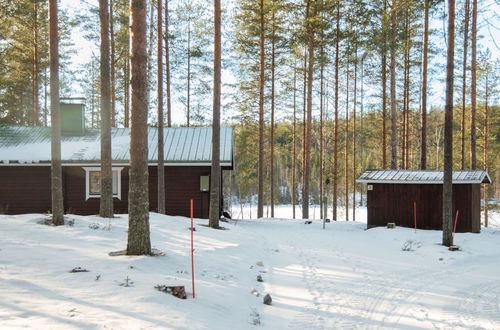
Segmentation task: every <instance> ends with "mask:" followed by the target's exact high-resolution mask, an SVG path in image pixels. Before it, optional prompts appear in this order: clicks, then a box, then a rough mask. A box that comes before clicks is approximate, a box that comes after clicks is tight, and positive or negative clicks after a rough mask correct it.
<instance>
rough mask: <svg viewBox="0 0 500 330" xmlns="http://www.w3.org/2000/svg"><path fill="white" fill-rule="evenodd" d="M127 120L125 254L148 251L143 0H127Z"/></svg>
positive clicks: (146, 108)
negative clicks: (128, 171) (128, 139)
mask: <svg viewBox="0 0 500 330" xmlns="http://www.w3.org/2000/svg"><path fill="white" fill-rule="evenodd" d="M130 28H131V32H130V36H131V42H130V45H131V80H130V84H131V86H132V93H131V94H132V97H131V113H132V116H131V119H132V127H131V130H130V184H129V200H128V213H129V229H128V243H127V255H143V254H151V240H150V234H149V197H148V145H147V143H148V140H147V117H148V106H147V105H148V99H147V95H148V93H147V86H148V84H147V81H148V77H147V53H146V1H145V0H131V2H130Z"/></svg>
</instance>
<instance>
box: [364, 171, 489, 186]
mask: <svg viewBox="0 0 500 330" xmlns="http://www.w3.org/2000/svg"><path fill="white" fill-rule="evenodd" d="M443 178H444V172H443V171H440V170H367V171H365V172H364V173H363V174H361V175H360V176H359V178H358V179H357V180H356V182H360V183H363V182H364V183H399V184H442V183H443ZM453 183H454V184H476V183H477V184H479V183H491V178H490V176H489V175H488V172H486V171H473V170H464V171H453Z"/></svg>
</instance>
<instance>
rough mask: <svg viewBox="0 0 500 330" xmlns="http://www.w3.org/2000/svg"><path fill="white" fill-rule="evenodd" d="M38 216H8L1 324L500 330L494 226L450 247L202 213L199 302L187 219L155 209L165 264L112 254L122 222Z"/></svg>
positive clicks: (392, 233)
mask: <svg viewBox="0 0 500 330" xmlns="http://www.w3.org/2000/svg"><path fill="white" fill-rule="evenodd" d="M42 218H44V216H43V215H37V214H34V215H19V216H7V215H1V216H0V328H1V329H16V328H26V327H27V328H34V329H252V328H263V329H353V328H354V329H356V328H359V329H382V328H390V329H417V328H418V329H421V328H437V329H500V277H499V274H500V228H498V227H497V228H483V230H482V232H481V233H480V234H458V235H457V236H456V239H455V242H456V244H458V245H459V246H460V247H461V251H458V252H450V251H448V250H447V249H446V248H444V247H443V246H441V245H440V244H439V242H440V241H441V232H438V231H422V230H418V231H417V232H416V233H415V232H414V231H413V230H412V229H407V228H396V229H386V228H375V229H370V230H365V226H366V225H365V224H364V223H360V222H340V221H339V222H333V223H330V224H327V227H326V229H325V230H323V229H322V223H321V221H320V220H314V221H313V223H312V224H304V221H302V220H285V219H261V220H238V221H237V222H231V223H222V224H223V225H224V227H226V228H227V230H213V229H210V228H207V227H205V226H202V225H203V224H206V223H207V220H203V219H197V220H196V231H195V261H196V265H195V277H196V295H197V297H196V299H192V297H191V293H192V291H191V266H190V257H189V253H190V246H189V235H190V231H189V230H188V227H189V220H188V219H186V218H182V217H168V216H162V215H158V214H155V213H152V214H151V240H152V244H153V247H155V248H157V249H159V250H162V251H163V252H165V254H166V255H165V256H160V257H145V256H140V257H128V256H117V257H111V256H109V255H108V253H109V252H112V251H117V250H121V249H123V248H125V245H126V238H127V233H126V231H127V217H126V215H120V216H119V217H118V218H115V219H112V220H111V221H109V220H106V219H101V218H98V217H92V216H89V217H83V216H73V215H71V216H68V219H69V220H74V225H72V226H70V225H65V226H61V227H50V226H45V225H40V224H37V222H38V221H39V220H40V219H42ZM360 220H361V219H360ZM492 220H494V221H491V222H495V223H496V224H497V225H500V221H499V220H500V213H498V212H497V213H492ZM403 249H406V250H409V251H403ZM75 267H82V268H85V269H87V270H89V272H81V273H70V272H69V271H70V270H71V269H73V268H75ZM258 275H261V276H262V278H263V280H264V282H258V281H257V280H256V279H257V276H258ZM127 278H128V280H127ZM127 282H128V286H127ZM158 284H164V285H185V286H186V289H187V291H188V296H189V297H188V299H187V300H181V299H178V298H175V297H173V296H171V295H168V294H165V293H162V292H159V291H157V290H155V289H154V286H155V285H158ZM251 291H253V292H254V293H253V294H252V293H251ZM257 293H258V296H257ZM266 293H269V294H270V295H271V296H272V299H273V302H272V305H271V306H267V305H264V304H263V303H262V301H263V296H264V294H266Z"/></svg>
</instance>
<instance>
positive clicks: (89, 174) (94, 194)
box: [83, 167, 123, 200]
mask: <svg viewBox="0 0 500 330" xmlns="http://www.w3.org/2000/svg"><path fill="white" fill-rule="evenodd" d="M83 169H84V170H85V195H86V196H85V199H86V200H87V199H89V198H100V197H101V168H100V167H84V168H83ZM122 169H123V167H113V169H112V170H113V197H116V198H118V199H121V171H122Z"/></svg>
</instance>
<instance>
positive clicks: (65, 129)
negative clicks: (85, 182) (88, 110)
mask: <svg viewBox="0 0 500 330" xmlns="http://www.w3.org/2000/svg"><path fill="white" fill-rule="evenodd" d="M60 107H61V133H62V134H63V135H69V136H71V135H84V134H85V98H70V97H68V98H61V99H60Z"/></svg>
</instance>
